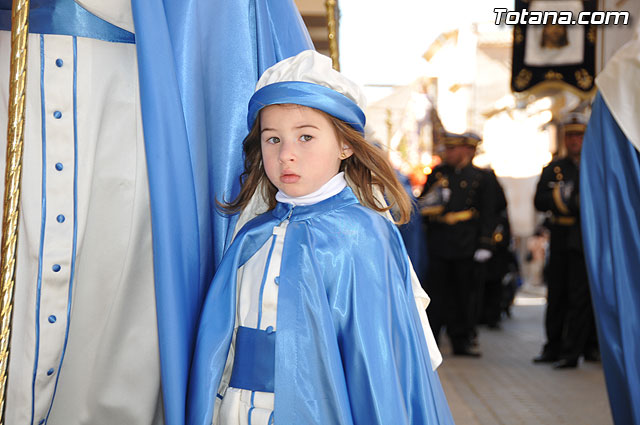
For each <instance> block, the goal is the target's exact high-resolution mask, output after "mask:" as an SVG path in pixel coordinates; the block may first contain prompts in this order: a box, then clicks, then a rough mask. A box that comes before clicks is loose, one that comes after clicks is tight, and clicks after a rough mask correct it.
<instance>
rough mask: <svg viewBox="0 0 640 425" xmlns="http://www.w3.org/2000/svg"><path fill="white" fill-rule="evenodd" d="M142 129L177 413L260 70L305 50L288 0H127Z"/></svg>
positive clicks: (168, 374)
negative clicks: (220, 206) (219, 206)
mask: <svg viewBox="0 0 640 425" xmlns="http://www.w3.org/2000/svg"><path fill="white" fill-rule="evenodd" d="M132 10H133V18H134V24H135V28H136V47H137V51H138V68H139V80H140V96H141V108H142V121H143V128H144V136H145V147H146V156H147V167H148V174H149V191H150V196H151V215H152V227H153V255H154V273H155V284H156V300H157V309H158V332H159V338H160V360H161V365H162V389H163V398H164V414H165V420H166V423H167V424H169V425H175V424H181V423H184V418H185V408H184V406H185V403H186V389H187V378H188V370H189V365H190V362H191V353H192V350H193V344H194V341H195V333H196V321H197V315H198V313H199V311H200V307H201V304H202V300H203V298H204V295H205V291H206V289H207V288H208V286H209V284H210V282H211V278H212V276H213V273H214V271H215V268H216V266H217V264H218V263H219V262H220V260H221V258H222V254H223V252H224V250H225V248H226V246H227V245H226V241H227V235H228V234H229V235H230V234H231V233H232V231H233V224H234V222H235V218H236V217H228V216H226V215H224V214H221V213H219V212H217V210H216V204H215V201H216V199H217V200H219V201H223V200H231V199H233V198H234V197H235V196H236V195H237V193H238V191H239V182H238V179H239V176H240V174H241V172H242V163H243V159H242V140H243V138H244V137H245V136H246V134H247V129H246V110H247V109H246V108H247V103H248V101H249V98H250V97H251V95H252V94H253V91H254V89H255V84H256V82H257V80H258V78H259V76H260V75H261V74H262V72H263V71H264V70H265V69H266V68H268V67H269V66H271V65H273V64H274V63H276V62H277V61H279V60H282V59H285V58H287V57H289V56H293V55H296V54H297V53H299V52H301V51H302V50H305V49H310V48H313V46H312V44H311V40H310V38H309V35H308V34H307V31H306V28H305V26H304V23H303V22H302V19H301V17H300V15H299V13H298V11H297V8H296V6H295V5H294V3H293V1H292V0H236V1H233V2H227V1H222V0H217V1H212V0H132Z"/></svg>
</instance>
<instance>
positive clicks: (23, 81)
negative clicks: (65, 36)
mask: <svg viewBox="0 0 640 425" xmlns="http://www.w3.org/2000/svg"><path fill="white" fill-rule="evenodd" d="M28 18H29V0H13V7H12V9H11V68H10V71H9V120H8V126H7V127H8V128H7V159H6V169H5V177H4V210H3V215H2V254H1V255H2V259H1V260H0V273H1V280H0V283H1V285H2V286H1V288H2V293H1V295H2V301H1V304H0V306H1V310H0V314H1V316H0V415H1V416H0V425H3V424H4V423H5V421H4V411H5V400H6V388H7V365H8V363H9V342H10V339H11V317H12V312H13V287H14V284H15V272H16V245H17V241H18V218H19V214H18V212H19V211H18V207H19V200H20V174H21V171H22V144H23V141H24V118H25V93H26V90H25V89H26V85H27V67H26V65H27V37H28V35H29V19H28Z"/></svg>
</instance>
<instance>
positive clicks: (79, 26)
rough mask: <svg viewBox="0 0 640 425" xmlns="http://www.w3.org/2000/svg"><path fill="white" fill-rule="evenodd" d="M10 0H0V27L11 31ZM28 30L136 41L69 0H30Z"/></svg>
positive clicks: (127, 32) (126, 33) (127, 33)
mask: <svg viewBox="0 0 640 425" xmlns="http://www.w3.org/2000/svg"><path fill="white" fill-rule="evenodd" d="M11 3H12V1H11V0H0V30H5V31H11ZM29 32H30V33H34V34H57V35H73V36H76V37H86V38H95V39H98V40H103V41H111V42H114V43H130V44H133V43H135V42H136V39H135V35H134V34H132V33H130V32H129V31H126V30H123V29H122V28H119V27H117V26H115V25H113V24H110V23H109V22H107V21H105V20H103V19H100V18H98V17H97V16H95V15H93V14H92V13H90V12H88V11H87V10H86V9H84V8H83V7H81V6H80V5H78V4H77V3H76V2H75V1H73V0H31V3H30V10H29Z"/></svg>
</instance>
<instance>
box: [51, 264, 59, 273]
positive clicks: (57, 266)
mask: <svg viewBox="0 0 640 425" xmlns="http://www.w3.org/2000/svg"><path fill="white" fill-rule="evenodd" d="M60 269H61V267H60V264H54V265H53V267H51V270H53V271H54V272H59V271H60Z"/></svg>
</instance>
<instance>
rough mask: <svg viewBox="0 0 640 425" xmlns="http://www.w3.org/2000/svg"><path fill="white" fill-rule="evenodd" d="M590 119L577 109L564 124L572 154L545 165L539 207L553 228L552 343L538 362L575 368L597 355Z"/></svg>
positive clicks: (549, 316) (538, 191)
mask: <svg viewBox="0 0 640 425" xmlns="http://www.w3.org/2000/svg"><path fill="white" fill-rule="evenodd" d="M585 129H586V120H585V118H584V116H582V115H581V114H571V115H569V117H568V118H567V119H566V120H564V121H563V123H562V124H561V127H560V132H561V138H562V140H563V141H564V145H565V147H566V156H563V157H562V158H560V159H557V160H555V161H552V162H551V163H550V164H549V165H547V166H546V167H545V168H544V169H543V170H542V175H541V176H540V180H539V181H538V186H537V189H536V195H535V200H534V203H535V207H536V209H538V210H539V211H543V212H545V213H546V214H547V222H546V223H547V225H548V227H549V230H550V232H551V240H550V244H549V273H548V282H547V287H548V293H547V311H546V316H545V330H546V335H547V342H546V344H545V345H544V347H543V349H542V353H541V354H540V355H539V356H537V357H535V358H534V359H533V361H534V362H535V363H552V362H554V368H559V369H562V368H575V367H576V366H577V364H578V358H579V357H580V355H582V354H586V359H587V360H590V359H592V357H594V356H595V354H594V353H593V350H594V347H589V343H590V338H592V335H594V320H593V311H592V307H591V296H590V293H589V282H588V278H587V271H586V266H585V261H584V254H583V250H582V235H581V232H580V215H579V214H580V207H579V185H580V180H579V177H580V151H581V148H582V137H583V135H584V131H585Z"/></svg>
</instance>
